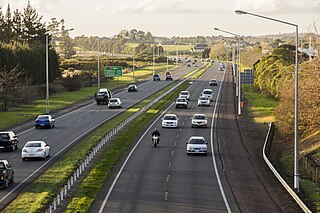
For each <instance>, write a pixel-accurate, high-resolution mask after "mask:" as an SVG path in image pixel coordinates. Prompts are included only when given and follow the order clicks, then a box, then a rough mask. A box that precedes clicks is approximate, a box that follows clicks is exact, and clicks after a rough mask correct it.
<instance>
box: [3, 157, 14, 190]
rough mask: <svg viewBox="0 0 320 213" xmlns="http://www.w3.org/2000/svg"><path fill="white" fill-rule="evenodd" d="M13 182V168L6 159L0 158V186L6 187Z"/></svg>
mask: <svg viewBox="0 0 320 213" xmlns="http://www.w3.org/2000/svg"><path fill="white" fill-rule="evenodd" d="M13 182H14V170H13V168H12V166H11V165H10V164H9V162H8V161H7V160H0V188H8V186H9V183H13Z"/></svg>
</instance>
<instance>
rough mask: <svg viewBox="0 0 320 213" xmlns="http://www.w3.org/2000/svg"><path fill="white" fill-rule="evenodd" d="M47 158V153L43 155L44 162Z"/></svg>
mask: <svg viewBox="0 0 320 213" xmlns="http://www.w3.org/2000/svg"><path fill="white" fill-rule="evenodd" d="M46 157H47V153H46V152H44V154H43V157H42V158H43V160H45V159H46Z"/></svg>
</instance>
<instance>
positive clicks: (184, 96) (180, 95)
mask: <svg viewBox="0 0 320 213" xmlns="http://www.w3.org/2000/svg"><path fill="white" fill-rule="evenodd" d="M179 98H185V99H187V100H190V93H189V92H188V91H181V92H180V94H179Z"/></svg>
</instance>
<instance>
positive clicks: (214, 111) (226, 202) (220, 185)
mask: <svg viewBox="0 0 320 213" xmlns="http://www.w3.org/2000/svg"><path fill="white" fill-rule="evenodd" d="M225 75H226V70H225V71H224V73H223V77H222V78H223V81H221V83H220V87H219V91H218V95H217V98H216V103H215V106H214V110H213V113H212V121H211V132H210V140H211V153H212V162H213V166H214V171H215V173H216V176H217V181H218V184H219V189H220V192H221V195H222V198H223V201H224V203H225V205H226V208H227V211H228V213H231V212H232V211H231V209H230V206H229V203H228V200H227V197H226V194H225V192H224V189H223V186H222V183H221V180H220V174H219V171H218V167H217V163H216V159H215V155H214V148H213V129H214V128H215V127H214V126H213V125H214V121H215V118H216V111H217V106H218V103H219V102H220V93H221V88H222V84H223V82H224V79H225Z"/></svg>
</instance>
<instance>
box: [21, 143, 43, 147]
mask: <svg viewBox="0 0 320 213" xmlns="http://www.w3.org/2000/svg"><path fill="white" fill-rule="evenodd" d="M25 147H41V143H27V144H26V145H25Z"/></svg>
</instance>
